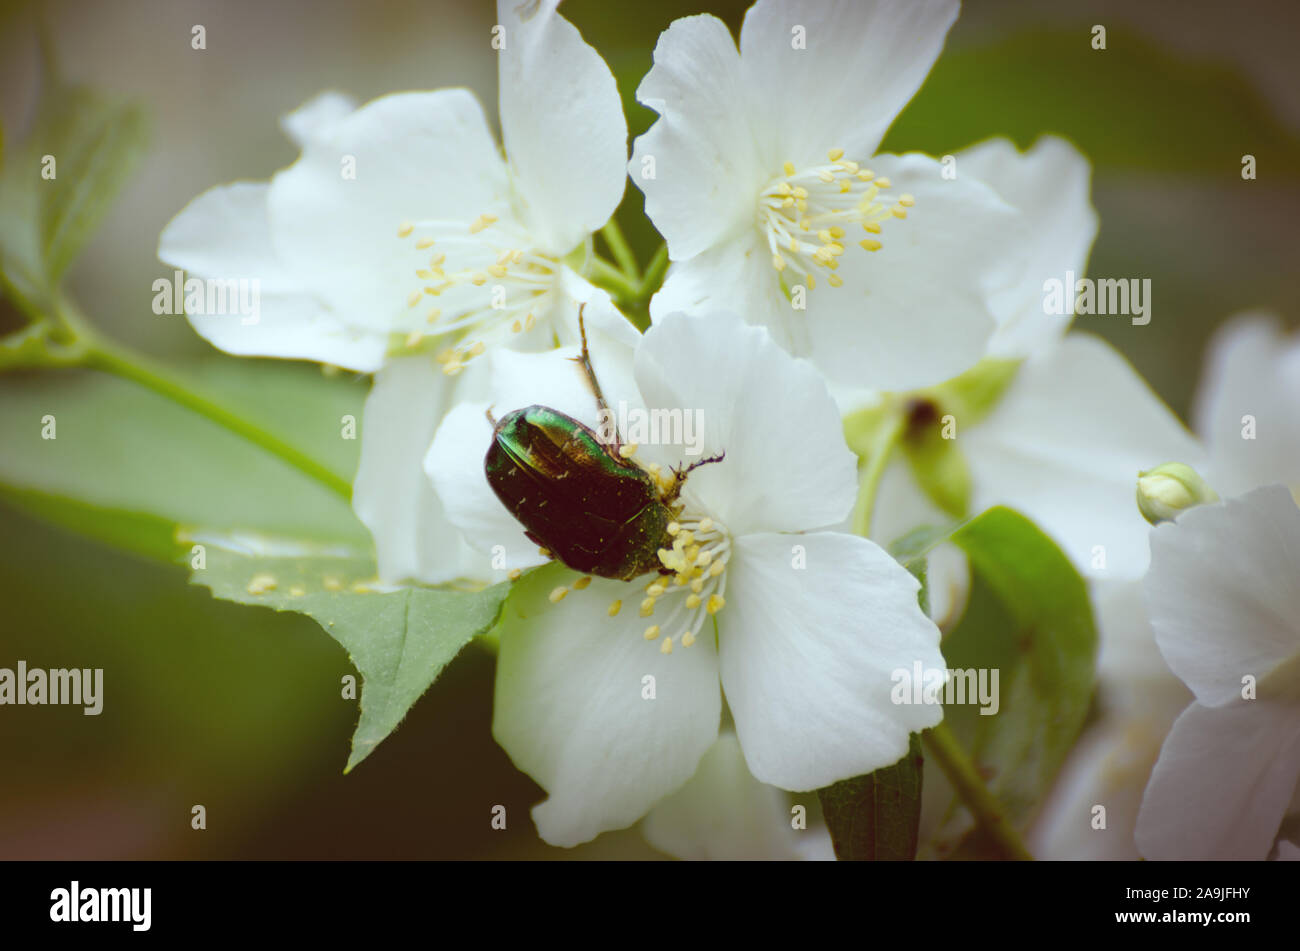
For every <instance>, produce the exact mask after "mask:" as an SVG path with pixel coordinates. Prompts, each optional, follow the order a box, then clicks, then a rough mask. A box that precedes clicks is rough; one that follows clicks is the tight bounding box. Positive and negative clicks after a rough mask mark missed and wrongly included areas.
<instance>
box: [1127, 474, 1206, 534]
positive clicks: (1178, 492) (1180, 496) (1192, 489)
mask: <svg viewBox="0 0 1300 951" xmlns="http://www.w3.org/2000/svg"><path fill="white" fill-rule="evenodd" d="M1217 501H1219V496H1218V493H1216V492H1215V491H1214V490H1213V489H1212V488H1210V486H1209V484H1208V483H1207V482H1206V481H1205V480H1204V479H1202V478H1201V476H1200V474H1199V473H1197V471H1196V470H1195V469H1193V468H1192V467H1191V466H1189V465H1184V464H1183V463H1181V462H1166V463H1165V464H1164V465H1161V466H1156V467H1155V468H1154V469H1148V470H1147V471H1146V472H1139V473H1138V480H1137V504H1138V509H1139V510H1140V511H1141V512H1142V517H1143V518H1145V519H1146V520H1147V521H1148V522H1150V523H1151V524H1152V525H1156V524H1158V523H1160V522H1167V521H1172V520H1173V519H1174V518H1175V517H1176V516H1177V515H1178V513H1179V512H1183V511H1185V510H1187V509H1189V508H1192V507H1193V506H1197V505H1204V504H1205V503H1206V502H1217Z"/></svg>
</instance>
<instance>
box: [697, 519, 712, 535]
mask: <svg viewBox="0 0 1300 951" xmlns="http://www.w3.org/2000/svg"><path fill="white" fill-rule="evenodd" d="M695 529H696V531H698V532H700V534H704V533H705V532H711V531H713V519H711V518H702V519H700V524H699V525H697V526H695Z"/></svg>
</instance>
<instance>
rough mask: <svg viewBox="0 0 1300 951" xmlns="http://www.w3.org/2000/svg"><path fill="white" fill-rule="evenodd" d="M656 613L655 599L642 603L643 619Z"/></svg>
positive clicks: (648, 599)
mask: <svg viewBox="0 0 1300 951" xmlns="http://www.w3.org/2000/svg"><path fill="white" fill-rule="evenodd" d="M654 613H655V599H654V598H646V599H645V600H644V601H642V602H641V616H642V617H649V616H650V615H652V614H654Z"/></svg>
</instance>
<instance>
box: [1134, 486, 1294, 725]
mask: <svg viewBox="0 0 1300 951" xmlns="http://www.w3.org/2000/svg"><path fill="white" fill-rule="evenodd" d="M1151 550H1152V558H1151V570H1150V571H1149V572H1148V573H1147V577H1146V583H1145V587H1146V595H1147V604H1148V607H1149V612H1150V616H1151V625H1152V627H1154V628H1155V632H1156V642H1157V643H1158V644H1159V645H1160V652H1161V653H1162V654H1164V657H1165V660H1167V661H1168V662H1169V666H1170V668H1172V670H1173V671H1174V673H1176V674H1177V675H1178V676H1179V677H1180V678H1181V679H1182V680H1183V682H1184V683H1186V684H1187V686H1189V687H1190V688H1191V689H1192V691H1193V692H1194V693H1195V694H1196V699H1197V700H1198V701H1200V702H1201V703H1203V704H1206V705H1207V706H1213V707H1217V706H1221V705H1223V704H1230V703H1233V702H1234V701H1235V700H1236V699H1237V698H1239V697H1240V696H1241V688H1242V683H1241V678H1242V677H1243V676H1245V675H1247V674H1249V675H1251V676H1254V677H1255V678H1256V679H1257V680H1258V681H1259V682H1260V683H1261V684H1263V682H1264V681H1265V678H1266V677H1267V675H1268V674H1269V673H1270V672H1271V671H1273V670H1275V669H1277V668H1278V667H1279V665H1281V664H1284V663H1287V662H1288V661H1291V660H1292V659H1293V658H1296V657H1300V586H1297V585H1296V569H1297V565H1300V508H1297V507H1296V504H1295V502H1294V500H1292V498H1291V496H1290V494H1289V493H1288V492H1287V490H1286V489H1284V488H1282V487H1281V486H1269V487H1266V488H1263V489H1256V490H1255V491H1254V492H1250V493H1248V494H1247V495H1245V496H1242V497H1241V498H1240V499H1229V500H1227V501H1225V502H1221V503H1216V504H1211V505H1202V506H1198V507H1197V508H1193V509H1190V510H1188V511H1186V512H1184V513H1183V514H1182V515H1180V516H1179V517H1178V519H1177V521H1174V522H1165V523H1162V524H1160V525H1158V526H1157V527H1156V528H1155V529H1154V530H1152V532H1151Z"/></svg>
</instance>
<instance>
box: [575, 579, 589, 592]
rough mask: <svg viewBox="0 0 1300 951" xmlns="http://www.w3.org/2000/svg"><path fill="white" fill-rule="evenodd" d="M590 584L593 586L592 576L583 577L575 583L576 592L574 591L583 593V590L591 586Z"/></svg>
mask: <svg viewBox="0 0 1300 951" xmlns="http://www.w3.org/2000/svg"><path fill="white" fill-rule="evenodd" d="M589 584H591V576H590V575H583V576H582V577H581V578H579V579H578V580H577V581H575V582H574V583H573V590H574V591H581V590H582V589H583V588H585V587H587V585H589Z"/></svg>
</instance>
